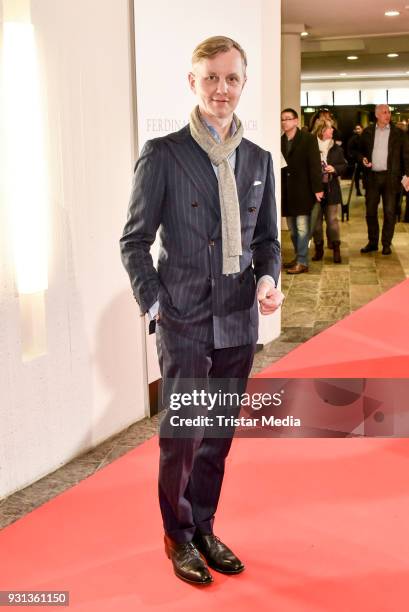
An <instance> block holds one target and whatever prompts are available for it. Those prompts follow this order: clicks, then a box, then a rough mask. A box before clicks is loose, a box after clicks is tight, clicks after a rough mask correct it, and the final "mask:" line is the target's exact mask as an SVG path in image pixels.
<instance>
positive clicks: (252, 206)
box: [121, 36, 283, 584]
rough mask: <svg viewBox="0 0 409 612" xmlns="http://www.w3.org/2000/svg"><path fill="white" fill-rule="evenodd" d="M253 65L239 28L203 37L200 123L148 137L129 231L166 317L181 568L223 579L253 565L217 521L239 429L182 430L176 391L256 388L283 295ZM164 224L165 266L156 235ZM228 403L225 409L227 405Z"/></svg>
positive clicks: (162, 492) (167, 470) (180, 572)
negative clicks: (250, 72) (253, 121)
mask: <svg viewBox="0 0 409 612" xmlns="http://www.w3.org/2000/svg"><path fill="white" fill-rule="evenodd" d="M246 65H247V60H246V55H245V53H244V51H243V49H242V48H241V47H240V45H239V44H238V43H236V42H235V41H233V40H232V39H230V38H226V37H221V36H217V37H212V38H210V39H207V40H205V41H204V42H203V43H201V44H200V45H198V47H197V48H196V49H195V51H194V53H193V58H192V72H191V73H190V74H189V83H190V87H191V90H192V91H193V92H194V93H195V94H196V96H197V99H198V106H197V107H196V108H195V109H194V110H193V112H192V114H191V117H190V123H189V125H188V126H186V127H184V128H183V129H182V130H180V131H179V132H176V133H173V134H169V135H168V136H165V137H163V138H157V139H154V140H151V141H149V142H147V143H146V145H145V147H144V149H143V151H142V153H141V156H140V158H139V160H138V163H137V165H136V169H135V175H134V181H133V190H132V195H131V200H130V206H129V212H128V221H127V223H126V225H125V229H124V233H123V236H122V238H121V253H122V260H123V263H124V265H125V268H126V269H127V271H128V273H129V276H130V280H131V284H132V289H133V293H134V295H135V298H136V300H137V301H138V303H139V305H140V308H141V312H142V314H145V313H148V312H149V314H150V316H151V317H152V318H154V319H155V320H156V337H157V350H158V356H159V363H160V367H161V373H162V379H163V387H164V403H165V407H167V408H168V410H167V413H166V415H165V417H164V419H163V420H162V423H161V429H160V467H159V501H160V507H161V512H162V518H163V524H164V529H165V550H166V553H167V555H168V557H169V558H170V559H171V560H172V562H173V567H174V571H175V573H176V575H177V576H178V577H179V578H181V579H183V580H186V581H188V582H191V583H194V584H209V583H210V582H211V581H212V576H211V574H210V572H209V569H208V566H210V567H212V568H213V569H215V570H217V571H219V572H223V573H226V574H234V573H239V572H241V571H242V570H243V569H244V565H243V564H242V562H241V561H240V560H239V559H238V557H237V556H236V555H235V554H234V553H233V552H232V551H231V550H230V549H229V548H228V547H227V546H226V545H225V544H223V543H222V542H221V541H220V540H219V538H217V537H216V536H215V535H214V533H213V521H214V514H215V511H216V508H217V504H218V500H219V495H220V490H221V485H222V480H223V474H224V464H225V458H226V456H227V454H228V452H229V449H230V445H231V435H232V433H233V432H232V430H231V428H230V429H226V433H225V435H224V434H223V432H222V433H221V435H213V433H212V431H210V430H211V427H209V428H208V427H201V428H196V430H195V431H193V433H191V435H190V434H189V433H188V434H184V433H183V432H182V433H181V432H180V431H176V427H174V426H173V419H172V417H173V416H174V415H175V413H172V404H171V401H172V397H175V394H179V393H181V392H182V391H185V390H186V383H187V386H189V381H192V383H193V381H195V380H197V381H199V382H198V385H199V386H200V385H202V384H203V386H205V387H206V385H207V384H208V387H207V388H212V386H211V383H212V381H213V380H216V379H232V380H236V381H240V384H238V387H237V388H238V389H240V390H241V391H244V387H243V384H242V383H243V381H244V383H245V381H246V380H247V377H248V375H249V373H250V369H251V366H252V362H253V356H254V350H255V345H256V341H257V335H258V305H259V307H260V312H261V313H262V314H271V313H273V312H274V311H275V310H276V309H277V308H278V307H279V306H280V304H281V302H282V299H283V295H282V293H281V292H280V291H279V290H278V289H276V284H277V281H278V277H279V272H280V247H279V242H278V237H277V216H276V205H275V196H274V176H273V168H272V160H271V156H270V154H269V153H267V152H266V151H264V150H263V149H261V148H260V147H258V146H256V145H255V144H253V143H251V142H250V141H248V140H246V139H245V138H243V128H242V124H241V122H240V120H239V119H238V117H237V116H236V115H234V114H233V113H234V110H235V108H236V106H237V104H238V102H239V99H240V96H241V93H242V90H243V87H244V84H245V81H246ZM158 229H159V233H160V238H161V249H160V253H159V259H158V265H157V270H156V269H155V267H154V266H153V262H152V257H151V255H150V247H151V245H152V243H153V241H154V239H155V236H156V232H157V230H158ZM193 387H194V385H193V384H192V388H191V392H192V393H193V392H194V390H195V389H194V388H193ZM169 408H170V409H169ZM203 408H205V409H206V407H203V405H201V406H200V407H199V409H198V410H199V412H201V413H202V412H203ZM217 409H218V410H219V412H221V413H223V406H218V407H217ZM239 409H240V406H239V405H238V406H237V405H236V406H235V407H234V408H233V414H235V415H237V414H238V412H239ZM199 412H198V414H199ZM188 414H191V415H194V412H191V413H189V412H188ZM208 414H210V416H211V413H210V411H209V412H208ZM231 414H232V411H230V412H229V415H231ZM172 427H173V429H172ZM208 429H209V431H208ZM199 553H201V554H202V555H203V556H204V558H205V559H206V562H207V564H206V563H205V561H204V560H203V558H202V557H201V556H200V554H199Z"/></svg>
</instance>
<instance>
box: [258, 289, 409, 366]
mask: <svg viewBox="0 0 409 612" xmlns="http://www.w3.org/2000/svg"><path fill="white" fill-rule="evenodd" d="M259 376H260V375H259ZM261 376H263V377H265V378H273V377H280V378H281V377H282V378H284V377H289V378H320V377H321V378H361V377H362V378H408V377H409V279H408V280H405V281H403V282H402V283H400V284H399V285H397V286H396V287H393V289H390V290H389V291H387V292H386V293H384V294H383V295H381V296H380V297H378V298H376V299H375V300H373V301H372V302H369V304H367V305H366V306H364V307H363V308H360V309H359V310H356V311H355V312H354V313H352V314H351V315H349V316H348V317H346V318H345V319H343V320H342V321H339V322H338V323H336V324H335V325H333V326H332V327H330V328H328V329H326V330H325V331H323V332H321V333H320V334H318V336H315V337H314V338H311V340H309V341H308V342H306V343H304V344H302V345H301V346H299V347H298V348H296V349H295V350H294V351H291V353H289V354H288V355H286V356H285V357H283V358H282V359H280V360H279V361H278V362H276V363H274V364H272V365H271V366H270V367H268V368H266V369H265V370H264V371H263V372H262V374H261Z"/></svg>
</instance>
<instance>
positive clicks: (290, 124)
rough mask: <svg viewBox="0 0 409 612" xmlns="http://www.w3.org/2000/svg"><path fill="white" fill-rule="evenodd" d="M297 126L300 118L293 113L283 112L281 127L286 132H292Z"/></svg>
mask: <svg viewBox="0 0 409 612" xmlns="http://www.w3.org/2000/svg"><path fill="white" fill-rule="evenodd" d="M296 127H298V118H296V117H294V115H293V114H292V113H288V112H285V113H281V129H282V130H283V132H284V134H287V133H288V132H291V131H292V130H293V129H294V128H296Z"/></svg>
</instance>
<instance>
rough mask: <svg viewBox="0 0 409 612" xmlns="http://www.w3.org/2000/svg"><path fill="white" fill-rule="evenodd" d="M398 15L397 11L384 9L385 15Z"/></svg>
mask: <svg viewBox="0 0 409 612" xmlns="http://www.w3.org/2000/svg"><path fill="white" fill-rule="evenodd" d="M398 15H400V12H399V11H395V10H393V11H385V17H398Z"/></svg>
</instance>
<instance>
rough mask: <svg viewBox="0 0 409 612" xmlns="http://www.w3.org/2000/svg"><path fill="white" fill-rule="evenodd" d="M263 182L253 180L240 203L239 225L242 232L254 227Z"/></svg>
mask: <svg viewBox="0 0 409 612" xmlns="http://www.w3.org/2000/svg"><path fill="white" fill-rule="evenodd" d="M263 189H264V184H263V182H262V181H260V180H256V181H253V183H252V184H251V186H250V189H249V190H248V192H247V195H246V197H245V199H244V201H243V202H242V205H241V226H242V229H243V230H244V232H248V231H249V230H252V229H254V228H255V226H256V223H257V217H258V213H259V210H260V206H261V202H262V199H263Z"/></svg>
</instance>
